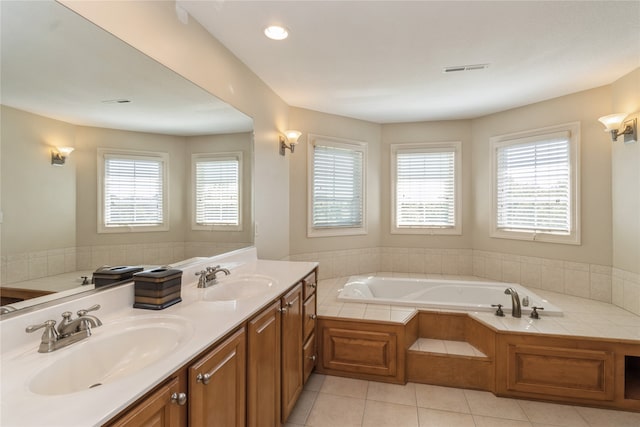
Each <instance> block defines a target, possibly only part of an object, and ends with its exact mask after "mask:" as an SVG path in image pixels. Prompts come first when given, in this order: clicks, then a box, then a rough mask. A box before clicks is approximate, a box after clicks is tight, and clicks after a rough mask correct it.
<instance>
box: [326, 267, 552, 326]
mask: <svg viewBox="0 0 640 427" xmlns="http://www.w3.org/2000/svg"><path fill="white" fill-rule="evenodd" d="M507 288H513V289H515V290H516V292H518V295H519V296H520V300H521V301H524V300H525V297H526V299H528V300H529V304H528V306H524V304H522V316H523V317H524V316H526V315H528V314H529V313H530V312H531V307H544V311H541V312H540V314H541V315H542V316H562V310H561V309H560V308H559V307H556V306H555V305H553V304H551V303H550V302H549V301H547V300H546V299H544V298H541V297H540V296H538V295H536V294H535V293H533V292H531V291H530V290H528V289H527V288H525V287H523V286H520V285H518V284H516V283H503V282H480V281H464V280H446V279H405V278H397V277H379V276H352V277H350V278H349V280H348V281H347V283H346V284H345V285H344V287H343V288H342V289H341V290H340V291H339V295H338V300H339V301H342V302H361V303H367V304H385V305H401V306H411V307H418V308H431V309H436V310H438V309H441V310H464V311H495V310H496V309H495V308H494V307H491V305H492V304H502V306H503V307H502V310H503V311H504V312H505V314H507V315H509V314H510V313H511V295H505V293H504V291H505V289H507Z"/></svg>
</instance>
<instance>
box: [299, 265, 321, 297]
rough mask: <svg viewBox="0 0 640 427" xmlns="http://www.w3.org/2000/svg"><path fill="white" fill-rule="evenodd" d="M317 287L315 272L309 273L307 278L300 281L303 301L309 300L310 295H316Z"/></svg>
mask: <svg viewBox="0 0 640 427" xmlns="http://www.w3.org/2000/svg"><path fill="white" fill-rule="evenodd" d="M317 287H318V280H317V278H316V272H315V270H314V271H312V272H311V274H309V275H308V276H307V277H305V278H304V279H302V293H303V299H305V300H306V299H307V298H309V297H310V296H311V295H313V294H315V293H316V288H317Z"/></svg>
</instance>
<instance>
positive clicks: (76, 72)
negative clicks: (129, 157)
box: [0, 0, 253, 136]
mask: <svg viewBox="0 0 640 427" xmlns="http://www.w3.org/2000/svg"><path fill="white" fill-rule="evenodd" d="M0 7H2V11H1V19H2V27H1V30H2V33H1V37H0V40H1V43H2V44H1V54H2V57H1V73H0V76H1V91H0V101H2V104H3V105H7V106H10V107H14V108H18V109H20V110H25V111H29V112H32V113H35V114H39V115H42V116H46V117H51V118H54V119H57V120H62V121H65V122H68V123H74V124H77V125H85V126H97V127H104V128H114V129H125V130H132V131H138V132H151V133H160V134H169V135H183V136H188V135H208V134H221V133H234V132H246V131H249V130H251V129H252V128H253V121H252V120H251V118H250V117H248V116H246V115H244V114H242V113H241V112H239V111H237V110H236V109H234V108H232V107H231V106H229V105H228V104H226V103H224V102H222V101H220V100H219V99H218V98H216V97H214V96H212V95H211V94H210V93H208V92H206V91H204V90H203V89H201V88H199V87H198V86H196V85H194V84H193V83H191V82H190V81H188V80H186V79H184V78H182V77H181V76H179V75H177V74H176V73H174V72H173V71H171V70H169V69H167V68H165V67H164V66H162V65H160V64H159V63H157V62H156V61H154V60H153V59H151V58H149V57H147V56H146V55H144V54H142V53H140V52H139V51H137V50H136V49H134V48H132V47H131V46H129V45H127V44H125V43H124V42H122V41H121V40H119V39H117V38H115V37H114V36H112V35H111V34H109V33H107V32H105V31H103V30H102V29H100V28H98V27H96V26H95V25H93V24H91V23H90V22H88V21H86V20H84V19H83V18H81V17H79V16H78V15H76V14H75V13H74V12H72V11H70V10H68V9H67V8H65V7H64V6H62V5H60V4H58V3H56V2H54V1H51V0H49V1H7V0H2V1H0ZM118 99H128V100H130V101H131V102H130V103H122V104H121V103H117V102H112V103H104V102H103V101H109V100H118Z"/></svg>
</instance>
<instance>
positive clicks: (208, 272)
mask: <svg viewBox="0 0 640 427" xmlns="http://www.w3.org/2000/svg"><path fill="white" fill-rule="evenodd" d="M218 273H224V274H225V276H228V275H230V274H231V272H230V271H229V270H227V269H226V268H221V267H220V266H219V265H216V266H215V267H207V268H206V269H204V270H202V271H198V272H197V273H196V276H199V277H198V287H199V288H207V287H209V286H211V285H215V284H217V283H218V279H217V277H216V276H217V275H218Z"/></svg>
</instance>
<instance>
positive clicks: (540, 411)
mask: <svg viewBox="0 0 640 427" xmlns="http://www.w3.org/2000/svg"><path fill="white" fill-rule="evenodd" d="M518 403H519V404H520V407H521V408H522V410H523V411H524V413H525V415H526V416H527V417H528V418H529V421H531V422H534V423H539V424H551V425H557V426H563V427H587V426H588V424H587V423H586V421H585V420H584V418H582V417H581V416H580V414H579V413H578V411H577V410H576V408H575V407H574V406H567V405H557V404H553V403H544V402H532V401H529V400H519V401H518Z"/></svg>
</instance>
